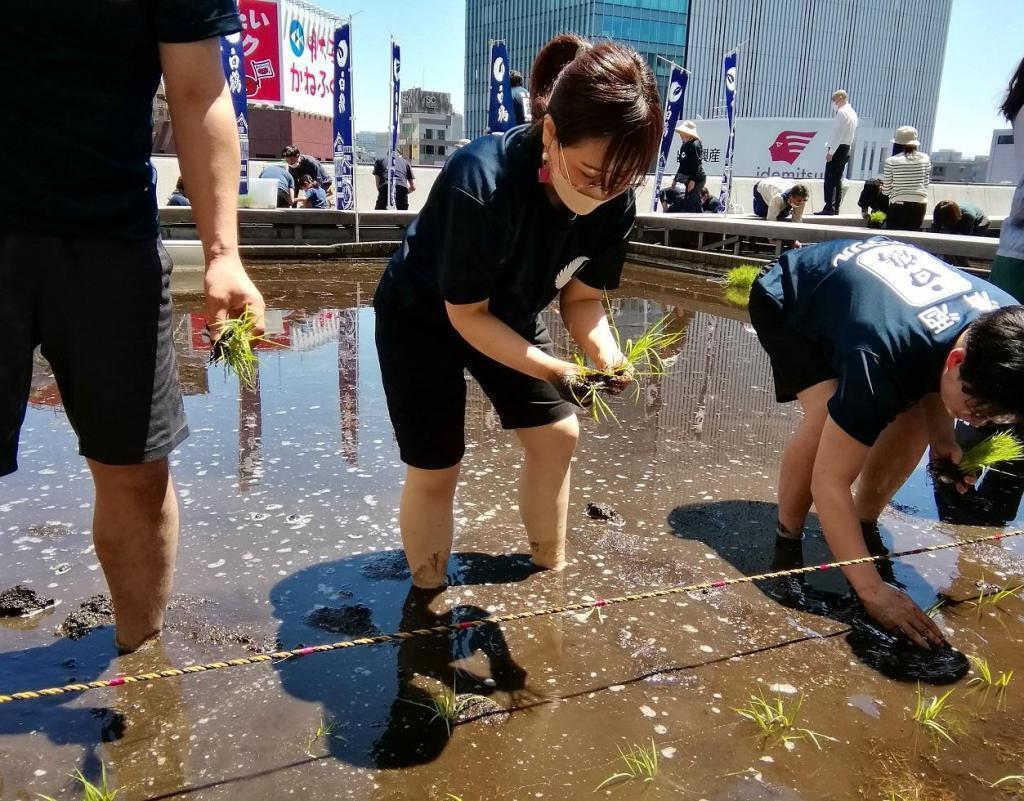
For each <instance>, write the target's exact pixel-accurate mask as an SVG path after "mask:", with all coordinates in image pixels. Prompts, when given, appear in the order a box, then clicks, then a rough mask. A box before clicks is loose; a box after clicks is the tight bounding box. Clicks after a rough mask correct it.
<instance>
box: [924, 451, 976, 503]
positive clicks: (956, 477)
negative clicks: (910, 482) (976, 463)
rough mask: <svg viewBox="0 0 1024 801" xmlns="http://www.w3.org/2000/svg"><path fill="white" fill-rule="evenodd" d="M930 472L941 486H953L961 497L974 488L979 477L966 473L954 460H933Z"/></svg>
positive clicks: (929, 468) (929, 465) (929, 467)
mask: <svg viewBox="0 0 1024 801" xmlns="http://www.w3.org/2000/svg"><path fill="white" fill-rule="evenodd" d="M928 472H929V474H931V477H932V478H933V479H934V480H935V481H938V482H939V483H940V484H952V485H954V486H955V488H956V491H957V492H959V493H960V494H961V495H962V494H963V493H965V492H967V490H968V489H969V488H970V487H973V486H974V482H975V481H977V476H975V475H974V474H973V473H964V472H963V471H962V470H961V469H960V466H959V465H958V464H956V462H954V461H953V460H952V459H932V460H931V461H930V462H928Z"/></svg>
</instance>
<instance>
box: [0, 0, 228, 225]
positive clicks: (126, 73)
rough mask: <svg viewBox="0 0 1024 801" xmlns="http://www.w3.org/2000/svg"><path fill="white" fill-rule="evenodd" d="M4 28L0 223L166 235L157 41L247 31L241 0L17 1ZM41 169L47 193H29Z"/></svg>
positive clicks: (0, 61) (0, 85)
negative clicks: (158, 171)
mask: <svg viewBox="0 0 1024 801" xmlns="http://www.w3.org/2000/svg"><path fill="white" fill-rule="evenodd" d="M4 26H5V29H4V45H3V50H2V55H0V68H2V74H3V78H2V79H0V109H3V115H4V122H3V124H0V152H2V153H4V154H5V155H6V167H5V173H6V175H7V180H5V181H4V182H3V183H2V185H0V227H2V228H3V229H6V230H21V229H25V228H29V229H32V230H37V231H40V230H41V231H52V232H57V233H71V234H91V235H97V236H114V237H117V238H121V239H148V238H152V237H155V236H157V235H158V233H159V229H158V226H157V212H156V209H157V197H156V180H155V178H156V176H155V173H154V170H153V165H152V162H151V160H150V155H151V152H152V141H153V133H152V123H151V115H152V104H153V95H154V94H155V93H156V89H157V86H158V85H159V83H160V53H159V49H158V45H159V44H160V43H161V42H164V43H180V42H194V41H200V40H203V39H209V38H212V37H214V36H221V35H224V34H230V33H234V32H236V31H239V30H241V25H240V24H239V18H238V9H237V8H236V6H235V2H234V0H189V2H182V1H181V0H87V2H85V1H84V0H45V2H41V3H20V4H18V5H17V8H16V9H11V10H10V13H8V14H7V15H6V16H5V20H4ZM29 153H31V154H32V156H31V158H29V157H28V156H27V154H29ZM41 165H42V166H41ZM40 170H42V171H43V172H42V176H41V177H42V179H43V180H44V181H45V183H46V185H47V187H48V190H49V191H48V192H47V200H46V202H45V203H39V202H38V200H37V198H35V197H34V196H32V195H31V194H30V193H26V192H25V187H26V186H30V185H32V184H33V183H35V182H37V181H38V180H40V173H39V171H40Z"/></svg>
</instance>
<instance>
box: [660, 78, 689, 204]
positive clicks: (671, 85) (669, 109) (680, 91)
mask: <svg viewBox="0 0 1024 801" xmlns="http://www.w3.org/2000/svg"><path fill="white" fill-rule="evenodd" d="M688 77H689V76H688V75H687V73H686V72H685V71H684V70H683V68H682V67H677V66H676V65H675V64H673V65H672V73H671V74H670V75H669V79H668V93H667V94H666V95H665V123H664V126H665V127H664V130H663V131H662V133H661V151H660V152H659V153H658V169H657V170H656V171H655V173H654V196H653V197H652V198H651V211H657V210H658V192H659V191H660V190H661V178H662V176H663V175H664V174H665V163H666V162H667V161H668V153H669V151H670V150H671V149H672V137H673V136H675V133H676V123H677V122H679V112H680V111H682V108H683V96H684V95H685V94H686V79H687V78H688Z"/></svg>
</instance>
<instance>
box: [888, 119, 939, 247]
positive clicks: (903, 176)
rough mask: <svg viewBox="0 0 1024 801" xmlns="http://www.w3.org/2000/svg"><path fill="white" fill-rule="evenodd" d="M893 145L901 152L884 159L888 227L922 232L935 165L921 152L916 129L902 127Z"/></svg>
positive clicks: (908, 126)
mask: <svg viewBox="0 0 1024 801" xmlns="http://www.w3.org/2000/svg"><path fill="white" fill-rule="evenodd" d="M892 143H893V144H894V145H898V146H899V147H901V148H902V150H901V151H900V152H899V153H897V154H896V155H895V156H889V158H887V159H886V160H885V170H884V172H883V178H882V194H883V195H885V196H886V197H887V198H888V199H889V211H888V212H887V213H886V217H885V227H886V228H891V229H893V230H895V231H920V230H921V225H922V224H923V223H924V215H925V212H927V210H928V182H929V181H930V180H931V175H932V163H931V160H930V159H929V158H928V156H927V155H926V154H924V153H921V152H920V151H919V148H920V147H921V142H920V141H919V140H918V138H917V129H916V128H914V127H913V126H911V125H901V126H900V127H899V128H897V129H896V135H895V136H894V137H893V140H892Z"/></svg>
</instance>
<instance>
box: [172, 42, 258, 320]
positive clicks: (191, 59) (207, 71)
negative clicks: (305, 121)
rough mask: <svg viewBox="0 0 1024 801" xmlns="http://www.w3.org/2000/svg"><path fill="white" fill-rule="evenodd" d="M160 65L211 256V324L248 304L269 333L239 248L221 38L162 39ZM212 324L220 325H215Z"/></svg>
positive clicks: (234, 149) (234, 142) (235, 161)
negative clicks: (185, 41) (193, 39)
mask: <svg viewBox="0 0 1024 801" xmlns="http://www.w3.org/2000/svg"><path fill="white" fill-rule="evenodd" d="M160 65H161V68H162V69H163V74H164V85H165V87H166V91H167V102H168V105H169V106H170V111H171V122H172V124H173V125H174V138H175V142H176V143H177V146H178V160H179V163H180V165H181V172H182V176H183V178H184V179H185V185H186V186H188V188H189V199H190V200H191V201H192V213H193V215H194V216H195V221H196V227H197V228H198V229H199V238H200V240H202V243H203V257H204V259H205V261H206V277H205V282H204V290H205V294H206V308H207V313H208V314H209V316H210V320H211V323H214V322H220V321H223V320H227V319H229V318H232V317H238V316H239V315H240V314H242V312H243V311H244V310H245V307H246V306H248V307H249V308H250V309H251V310H252V311H253V313H254V314H255V315H256V317H257V325H256V328H255V330H254V334H255V335H257V336H259V335H260V334H262V333H263V313H264V304H263V297H262V295H260V292H259V290H258V289H256V287H255V286H254V285H253V283H252V281H250V280H249V276H248V275H246V272H245V268H244V267H243V266H242V261H241V259H240V257H239V254H238V211H237V205H238V203H237V199H238V178H239V174H238V173H239V167H238V165H239V160H240V156H239V145H238V129H237V127H236V125H235V118H234V112H233V111H232V107H231V95H230V94H229V93H228V88H227V84H226V82H225V80H224V73H223V70H222V68H221V56H220V41H219V39H217V38H213V39H206V40H203V41H200V42H187V43H161V44H160ZM211 328H214V329H215V328H216V326H213V325H211Z"/></svg>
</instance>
